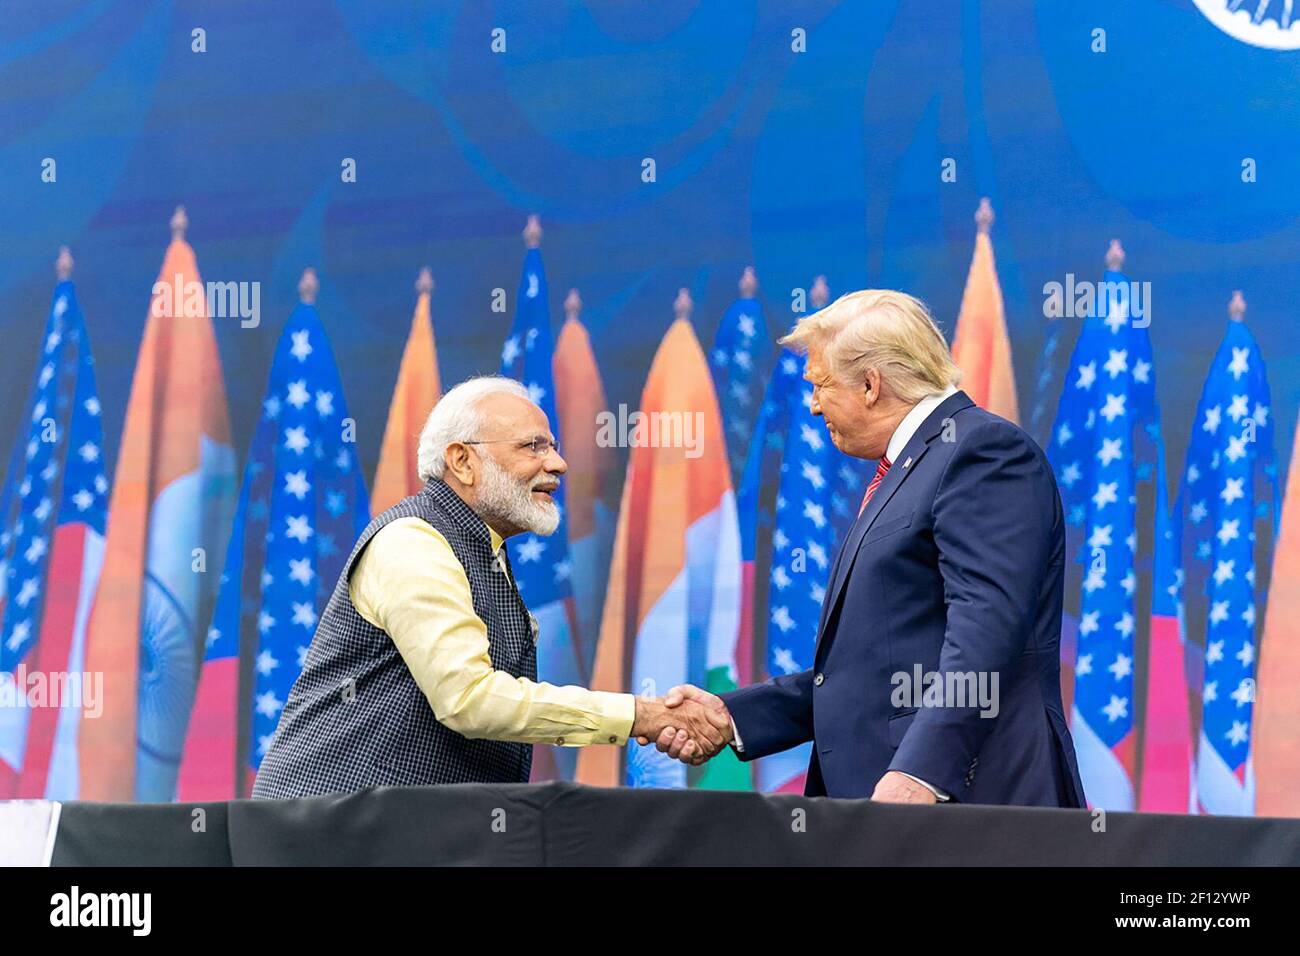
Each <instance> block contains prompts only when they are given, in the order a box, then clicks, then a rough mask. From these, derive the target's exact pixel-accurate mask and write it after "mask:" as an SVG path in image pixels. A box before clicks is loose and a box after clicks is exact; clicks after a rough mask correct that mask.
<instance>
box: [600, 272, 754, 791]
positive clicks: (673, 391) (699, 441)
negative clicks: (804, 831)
mask: <svg viewBox="0 0 1300 956" xmlns="http://www.w3.org/2000/svg"><path fill="white" fill-rule="evenodd" d="M690 308H691V302H690V297H689V296H688V295H687V293H686V290H685V289H683V290H682V291H681V293H680V294H679V296H678V299H677V303H676V312H677V320H676V321H675V322H673V324H672V326H671V327H670V328H669V330H668V333H667V335H665V336H664V340H663V343H662V344H661V345H660V346H659V351H658V353H657V354H656V355H655V359H654V363H653V364H652V365H651V367H650V375H649V377H648V378H647V380H646V385H645V390H644V391H643V393H642V396H641V408H640V410H639V411H638V412H636V413H635V417H629V418H627V419H626V420H624V418H623V416H622V415H619V416H618V419H619V423H618V425H614V424H613V423H612V422H607V424H608V425H609V428H610V430H611V431H614V430H615V429H616V428H617V429H618V430H619V431H622V432H623V434H622V435H620V436H614V437H619V438H627V439H628V442H627V443H628V444H629V445H630V446H631V452H630V458H629V462H628V469H627V478H626V480H625V481H624V484H623V503H622V507H621V509H620V512H619V518H618V529H617V532H616V534H615V539H614V558H613V563H612V566H611V568H610V574H609V591H608V594H607V596H606V599H605V609H604V616H603V618H602V621H601V631H600V643H599V645H598V647H597V649H596V664H595V669H594V674H593V679H592V686H593V687H594V688H596V689H598V690H608V691H622V692H632V693H637V694H641V693H649V694H652V695H662V694H665V693H667V692H668V689H669V688H670V687H672V686H674V685H676V684H680V683H685V682H689V683H693V684H696V685H698V686H702V687H705V688H706V689H708V690H710V691H713V692H715V693H717V692H721V691H726V690H731V689H734V688H735V686H736V682H737V680H738V676H739V675H738V672H737V669H736V641H737V637H738V634H739V629H740V594H741V586H740V577H741V574H740V530H739V526H738V524H737V518H736V500H735V495H734V493H733V491H732V488H731V466H730V463H729V462H728V459H727V446H726V441H725V439H724V437H723V431H722V416H721V413H720V412H719V409H718V401H717V396H716V395H715V394H714V390H713V378H712V376H711V375H710V374H709V367H708V363H707V362H706V360H705V358H704V352H703V350H702V349H701V348H700V343H699V340H698V339H697V338H696V336H695V332H694V330H693V329H692V327H691V323H690V320H689V319H688V318H687V316H688V315H689V313H690ZM625 426H626V427H627V428H630V429H631V434H630V435H629V434H627V432H626V431H624V427H625ZM625 754H626V759H627V765H626V768H625V767H624V756H625ZM576 779H577V781H578V782H579V783H588V784H595V785H598V786H617V785H619V784H621V783H623V782H624V780H626V781H627V782H628V783H629V784H630V785H632V786H653V787H683V786H687V785H688V782H689V785H691V786H695V787H717V788H725V789H748V788H749V786H750V784H749V769H748V768H747V767H745V766H744V765H742V764H740V762H739V761H738V760H737V758H736V757H735V755H734V754H732V753H730V751H728V752H725V753H722V754H719V755H718V756H717V757H714V758H713V760H711V761H710V762H709V764H708V765H707V766H706V767H705V768H704V770H703V771H702V772H700V773H698V774H696V775H689V776H688V773H687V770H686V767H685V766H684V765H683V764H680V763H678V762H677V761H675V760H672V759H670V758H669V757H668V756H667V755H666V754H661V753H659V752H658V751H657V750H655V748H654V747H653V746H649V747H639V746H638V745H637V744H636V743H634V742H633V743H631V744H630V746H629V747H628V748H627V750H626V751H624V750H619V749H616V748H614V747H585V748H583V750H582V752H581V753H580V754H579V755H578V773H577V778H576Z"/></svg>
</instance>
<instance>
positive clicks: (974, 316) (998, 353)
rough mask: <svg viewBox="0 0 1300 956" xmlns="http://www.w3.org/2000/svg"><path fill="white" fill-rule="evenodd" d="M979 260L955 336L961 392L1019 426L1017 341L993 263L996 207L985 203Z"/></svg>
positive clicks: (969, 280)
mask: <svg viewBox="0 0 1300 956" xmlns="http://www.w3.org/2000/svg"><path fill="white" fill-rule="evenodd" d="M975 223H976V226H977V232H976V234H975V255H974V256H973V257H972V258H971V263H970V273H969V274H968V275H967V276H966V291H965V292H964V293H963V294H962V297H961V313H960V314H959V315H958V317H957V331H956V333H955V334H954V336H953V342H952V357H953V361H955V362H956V363H957V366H958V367H959V368H960V369H961V371H962V380H961V387H962V388H963V389H964V390H965V391H966V394H967V395H969V396H970V397H971V399H972V400H973V401H974V402H975V404H977V405H979V406H980V407H981V408H986V409H988V410H989V411H990V412H992V413H993V414H995V415H1001V416H1002V417H1003V418H1005V419H1007V420H1009V421H1013V422H1016V423H1019V421H1020V409H1019V407H1018V405H1017V403H1016V376H1015V372H1014V371H1013V370H1012V368H1011V341H1010V339H1008V337H1007V320H1006V311H1005V309H1004V308H1003V305H1002V287H1001V286H1000V285H999V284H998V270H997V265H996V263H995V262H994V259H993V241H992V240H991V239H990V238H989V229H990V227H991V226H992V225H993V207H992V206H991V205H989V201H988V199H981V200H980V206H979V210H978V211H977V212H976V213H975Z"/></svg>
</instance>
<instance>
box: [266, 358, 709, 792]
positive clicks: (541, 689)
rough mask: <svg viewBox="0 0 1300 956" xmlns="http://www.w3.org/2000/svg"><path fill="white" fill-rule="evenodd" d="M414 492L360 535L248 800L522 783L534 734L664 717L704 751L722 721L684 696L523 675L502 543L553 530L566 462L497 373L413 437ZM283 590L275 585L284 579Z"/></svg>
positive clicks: (522, 644)
mask: <svg viewBox="0 0 1300 956" xmlns="http://www.w3.org/2000/svg"><path fill="white" fill-rule="evenodd" d="M418 466H419V475H420V478H422V479H423V480H424V481H425V485H424V488H423V489H421V491H420V492H419V493H418V494H416V495H412V496H411V497H409V498H404V499H403V500H402V501H399V502H398V503H397V504H396V505H394V506H393V507H392V508H390V509H388V510H387V511H385V512H384V513H383V514H381V515H379V516H378V517H377V518H375V520H374V521H372V522H371V523H370V525H369V526H368V527H367V528H366V530H365V531H363V532H362V533H361V537H360V538H359V539H358V540H357V543H356V546H355V547H354V548H353V550H352V554H351V556H350V557H349V558H348V561H347V563H346V564H345V565H344V567H343V571H342V573H341V574H340V576H339V580H338V583H337V584H336V585H335V588H334V592H333V596H332V597H331V598H330V601H329V604H328V605H327V606H326V608H325V612H324V613H323V614H322V615H321V619H320V622H319V624H318V625H317V628H316V633H315V636H314V637H313V638H312V643H311V647H310V648H309V649H308V651H307V655H306V660H305V662H304V665H303V670H302V673H301V674H300V675H299V676H298V679H297V681H296V682H295V683H294V685H293V689H292V691H291V692H290V694H289V699H288V701H287V702H286V703H285V707H284V711H283V712H282V713H281V715H280V723H279V726H278V727H277V728H276V731H275V734H274V735H273V737H272V738H271V739H270V740H269V741H267V742H266V743H265V746H264V747H262V748H261V749H263V750H264V751H265V753H264V756H263V757H262V761H261V765H260V767H259V769H258V773H257V780H256V783H255V785H254V788H253V796H254V797H255V798H286V797H302V796H311V795H314V794H320V793H337V792H347V791H352V790H359V789H361V788H364V787H375V786H429V785H432V784H441V783H470V782H480V783H526V782H527V781H528V775H529V770H530V767H531V759H532V747H531V746H530V745H531V744H534V743H546V744H556V745H559V746H567V747H581V746H586V745H589V744H605V745H614V746H623V745H624V744H626V742H627V740H628V738H629V737H640V738H642V739H649V740H655V739H656V738H658V737H659V735H660V733H661V732H662V731H663V730H664V729H665V728H666V727H668V726H669V723H670V721H671V724H672V726H673V727H675V728H684V730H682V731H681V732H680V736H681V739H682V741H683V742H685V741H686V740H688V739H689V740H691V741H694V745H695V747H697V748H699V749H701V750H703V751H704V752H705V753H708V754H713V753H716V752H717V751H718V750H719V749H720V748H721V747H722V746H724V745H725V744H726V742H727V741H728V740H729V739H730V737H731V727H730V723H729V721H727V720H726V719H725V718H721V717H719V716H718V715H717V713H716V712H715V711H713V710H712V709H710V708H706V707H703V706H701V705H698V704H695V703H693V702H692V703H691V704H690V709H689V712H688V713H683V708H682V707H678V708H675V709H674V710H672V711H671V717H670V711H669V710H668V708H667V707H665V705H664V704H663V703H662V701H661V700H658V699H653V698H647V697H633V696H632V695H630V694H612V693H605V692H601V691H592V690H587V689H586V688H583V687H556V686H554V685H552V684H546V683H539V682H538V681H537V637H538V635H537V622H536V619H535V618H533V616H532V615H531V614H529V612H528V608H527V607H526V606H525V605H524V601H523V598H522V597H521V596H520V594H519V591H518V589H517V588H516V587H515V581H514V572H513V570H512V569H511V567H510V559H509V557H508V556H507V554H506V550H505V548H504V547H503V542H504V540H505V539H506V538H509V537H510V536H512V535H516V534H522V533H526V532H531V533H533V534H539V535H549V534H551V533H553V532H554V531H555V529H556V528H557V527H558V526H559V522H560V512H559V507H558V506H557V505H556V503H555V499H554V494H555V491H556V489H557V488H558V487H559V484H560V477H561V476H562V475H563V474H564V473H565V471H566V470H567V469H568V466H567V465H566V464H565V462H564V459H563V458H561V457H560V453H559V449H558V448H557V447H556V443H555V438H554V436H553V435H552V433H551V430H550V427H549V424H548V422H547V420H546V415H545V413H544V412H543V411H542V410H541V409H540V408H538V407H537V405H536V404H534V403H533V402H532V401H531V400H530V399H529V397H528V390H527V389H526V388H524V387H523V386H522V385H520V384H519V383H518V382H516V381H514V380H513V379H507V378H501V377H497V376H485V377H482V378H474V379H470V380H469V381H466V382H463V383H461V384H460V385H458V386H456V387H455V388H453V389H452V390H451V391H449V392H448V393H447V394H446V395H444V396H443V398H442V400H441V401H439V402H438V404H437V405H436V406H435V407H434V409H433V412H432V413H431V414H430V415H429V418H428V421H426V423H425V425H424V428H423V430H422V431H421V433H420V442H419V451H418ZM285 586H290V585H285Z"/></svg>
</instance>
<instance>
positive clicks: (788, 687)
mask: <svg viewBox="0 0 1300 956" xmlns="http://www.w3.org/2000/svg"><path fill="white" fill-rule="evenodd" d="M812 690H813V672H812V671H810V670H807V671H801V672H800V673H798V674H787V675H786V676H784V677H777V678H774V679H773V680H769V681H766V682H765V683H762V684H754V685H752V686H750V687H742V688H741V689H740V690H735V691H732V692H731V693H728V694H723V695H722V700H723V701H724V702H725V703H726V705H727V710H728V711H730V712H731V719H732V720H733V721H734V722H735V724H736V732H737V733H738V734H739V735H740V739H741V740H743V741H744V742H745V749H744V750H743V751H737V756H739V757H740V759H741V760H756V759H757V758H759V757H766V756H767V755H768V754H774V753H780V752H781V751H782V750H789V749H790V748H791V747H797V746H798V745H799V744H802V743H806V742H807V741H809V740H812V739H813V699H812Z"/></svg>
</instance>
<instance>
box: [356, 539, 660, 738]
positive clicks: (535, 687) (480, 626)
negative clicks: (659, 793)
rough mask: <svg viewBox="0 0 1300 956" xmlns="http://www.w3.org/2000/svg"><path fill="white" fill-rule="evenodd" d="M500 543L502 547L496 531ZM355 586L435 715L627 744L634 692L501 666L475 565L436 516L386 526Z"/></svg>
mask: <svg viewBox="0 0 1300 956" xmlns="http://www.w3.org/2000/svg"><path fill="white" fill-rule="evenodd" d="M492 545H493V547H494V548H498V547H500V545H501V539H500V537H499V536H498V535H497V534H496V533H495V532H493V534H492ZM348 593H349V595H350V596H351V598H352V604H353V606H354V607H355V608H356V609H357V612H358V613H359V614H360V615H361V616H362V617H364V618H365V619H366V620H367V621H369V622H370V623H371V624H373V625H375V626H376V627H378V628H381V629H383V630H384V631H386V632H387V633H388V635H389V637H391V638H392V640H393V643H395V644H396V645H397V649H398V651H399V652H400V653H401V655H402V659H403V660H404V661H405V662H406V666H407V667H408V668H410V671H411V674H412V675H413V676H414V677H415V681H416V683H417V684H419V686H420V690H422V691H424V696H425V697H427V698H428V700H429V705H430V706H431V707H432V708H433V713H434V716H435V717H437V718H438V720H439V721H441V722H442V723H443V724H446V725H447V726H448V727H450V728H451V729H452V730H454V731H456V732H457V733H460V734H464V735H465V736H466V737H476V738H487V739H491V740H510V741H515V742H517V743H543V744H560V745H562V746H568V747H581V746H585V745H587V744H618V745H620V746H621V745H622V744H625V743H626V742H627V738H628V734H629V733H630V732H631V730H632V721H633V717H634V715H635V712H636V709H635V701H634V700H633V698H632V696H631V695H630V694H611V693H606V692H603V691H593V690H587V689H586V688H585V687H557V686H555V685H554V684H545V683H537V682H535V681H530V680H528V679H527V678H523V677H512V676H510V675H509V674H507V673H506V672H505V671H498V670H494V669H493V667H492V659H491V658H490V657H489V656H488V639H487V626H486V625H485V624H484V623H483V621H482V620H481V619H480V618H479V617H478V615H476V614H475V613H474V603H473V600H472V598H471V596H470V588H469V579H468V578H467V577H466V576H465V569H464V568H463V567H461V564H460V562H459V561H458V560H456V555H455V553H454V552H453V551H452V550H451V545H450V544H448V543H447V539H446V538H445V537H443V535H442V534H441V533H440V532H439V531H438V530H437V529H436V528H434V527H432V526H431V525H429V524H428V523H427V522H425V521H421V520H420V519H419V518H398V519H397V520H396V521H392V522H390V523H389V524H387V525H385V526H384V527H383V528H381V529H380V530H379V532H378V533H376V534H375V536H374V538H372V539H371V541H370V544H369V545H368V546H367V547H366V550H365V551H364V552H363V553H362V555H361V558H360V559H359V560H358V561H357V563H356V565H355V566H354V568H353V569H352V580H351V581H350V582H349V585H348Z"/></svg>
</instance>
